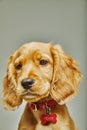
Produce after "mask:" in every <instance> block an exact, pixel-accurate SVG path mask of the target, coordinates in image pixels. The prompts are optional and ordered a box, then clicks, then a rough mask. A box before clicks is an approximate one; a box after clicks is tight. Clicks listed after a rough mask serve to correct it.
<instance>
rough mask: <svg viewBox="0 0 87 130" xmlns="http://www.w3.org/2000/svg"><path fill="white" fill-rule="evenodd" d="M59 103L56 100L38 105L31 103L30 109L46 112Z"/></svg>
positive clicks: (38, 103)
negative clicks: (48, 108) (45, 110)
mask: <svg viewBox="0 0 87 130" xmlns="http://www.w3.org/2000/svg"><path fill="white" fill-rule="evenodd" d="M56 104H57V102H56V101H55V100H54V99H51V100H48V101H42V102H37V103H29V107H30V108H31V109H32V110H44V109H46V108H47V107H52V106H55V105H56Z"/></svg>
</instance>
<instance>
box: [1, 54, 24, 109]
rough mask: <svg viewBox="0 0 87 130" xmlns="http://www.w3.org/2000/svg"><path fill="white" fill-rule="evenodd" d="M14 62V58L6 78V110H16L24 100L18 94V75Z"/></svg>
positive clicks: (4, 95)
mask: <svg viewBox="0 0 87 130" xmlns="http://www.w3.org/2000/svg"><path fill="white" fill-rule="evenodd" d="M12 60H13V56H11V57H10V58H9V62H8V67H7V76H6V77H5V78H4V89H3V102H4V106H5V108H6V109H11V110H14V108H15V107H17V106H19V105H20V104H21V103H22V98H21V97H20V96H19V95H18V94H17V92H16V87H17V86H16V73H15V69H14V66H13V63H12Z"/></svg>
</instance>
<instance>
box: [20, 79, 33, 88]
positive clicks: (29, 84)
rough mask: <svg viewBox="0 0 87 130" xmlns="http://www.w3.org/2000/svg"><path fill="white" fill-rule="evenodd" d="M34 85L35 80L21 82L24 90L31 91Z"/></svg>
mask: <svg viewBox="0 0 87 130" xmlns="http://www.w3.org/2000/svg"><path fill="white" fill-rule="evenodd" d="M33 84H34V79H33V78H27V79H23V80H22V81H21V85H22V87H23V88H24V89H29V88H31V87H32V85H33Z"/></svg>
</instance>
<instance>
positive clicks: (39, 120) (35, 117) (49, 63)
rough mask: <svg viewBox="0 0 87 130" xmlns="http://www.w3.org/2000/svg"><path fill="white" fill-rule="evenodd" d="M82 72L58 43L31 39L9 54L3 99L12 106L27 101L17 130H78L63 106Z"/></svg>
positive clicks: (7, 105)
mask: <svg viewBox="0 0 87 130" xmlns="http://www.w3.org/2000/svg"><path fill="white" fill-rule="evenodd" d="M80 79H81V73H80V71H79V69H78V67H77V63H76V61H75V60H74V59H72V58H71V57H70V56H68V55H67V54H66V53H65V52H64V51H63V50H62V48H61V46H60V45H54V44H51V43H49V44H47V43H40V42H32V43H27V44H24V45H23V46H22V47H21V48H19V49H18V50H17V51H16V52H15V53H14V54H13V55H11V56H10V58H9V61H8V67H7V74H6V77H5V78H4V90H3V102H4V106H5V108H7V109H11V110H14V109H15V108H16V107H18V106H19V105H20V104H21V103H22V101H23V100H25V101H27V104H26V107H25V110H24V113H23V115H22V117H21V120H20V123H19V126H18V130H77V128H76V126H75V124H74V122H73V120H72V118H71V117H70V115H69V112H68V110H67V107H66V105H65V104H66V102H67V101H69V100H70V99H72V97H74V96H76V95H77V93H78V85H79V82H80Z"/></svg>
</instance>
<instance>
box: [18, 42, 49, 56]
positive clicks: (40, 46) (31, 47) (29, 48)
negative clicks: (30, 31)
mask: <svg viewBox="0 0 87 130" xmlns="http://www.w3.org/2000/svg"><path fill="white" fill-rule="evenodd" d="M50 46H51V44H48V43H40V42H32V43H28V44H24V45H23V46H22V47H21V49H22V50H23V52H24V53H25V52H26V53H32V52H34V51H37V50H38V51H40V52H42V53H47V54H50Z"/></svg>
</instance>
